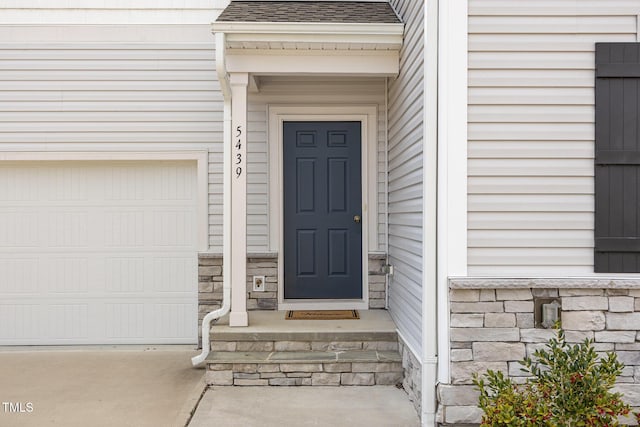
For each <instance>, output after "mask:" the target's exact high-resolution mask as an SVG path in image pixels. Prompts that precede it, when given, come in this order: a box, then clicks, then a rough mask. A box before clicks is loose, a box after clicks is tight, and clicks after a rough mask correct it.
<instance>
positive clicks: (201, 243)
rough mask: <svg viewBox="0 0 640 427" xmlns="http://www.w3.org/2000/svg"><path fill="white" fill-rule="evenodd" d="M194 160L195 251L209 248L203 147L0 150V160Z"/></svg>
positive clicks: (207, 188) (207, 180)
mask: <svg viewBox="0 0 640 427" xmlns="http://www.w3.org/2000/svg"><path fill="white" fill-rule="evenodd" d="M166 160H169V161H171V160H174V161H180V160H191V161H195V162H196V182H197V198H198V200H197V208H196V209H197V214H196V216H197V230H198V238H197V239H198V240H197V242H198V248H197V250H198V251H199V252H205V251H207V250H208V249H209V204H208V203H209V202H208V199H209V175H208V174H209V158H208V152H207V151H46V152H43V151H0V161H6V162H21V161H32V162H36V161H58V162H67V161H105V162H108V161H112V162H113V161H166Z"/></svg>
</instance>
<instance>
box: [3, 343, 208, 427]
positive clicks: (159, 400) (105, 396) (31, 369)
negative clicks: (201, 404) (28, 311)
mask: <svg viewBox="0 0 640 427" xmlns="http://www.w3.org/2000/svg"><path fill="white" fill-rule="evenodd" d="M195 354H197V352H196V351H195V350H193V349H192V348H188V347H186V346H160V347H155V348H154V347H118V348H113V347H109V348H79V347H72V348H66V349H56V350H51V349H46V348H33V349H28V351H27V350H26V349H24V348H22V349H1V348H0V426H51V425H53V426H69V427H71V426H83V427H84V426H89V425H90V426H119V427H120V426H136V427H143V426H154V427H155V426H168V427H173V426H184V425H185V423H186V422H187V421H188V419H189V416H190V412H191V410H192V409H193V408H194V407H195V405H196V404H197V402H198V399H199V398H200V396H201V395H202V392H203V391H204V388H205V385H204V381H203V374H204V369H194V368H192V367H191V360H190V358H191V357H192V356H193V355H195ZM20 411H22V412H20Z"/></svg>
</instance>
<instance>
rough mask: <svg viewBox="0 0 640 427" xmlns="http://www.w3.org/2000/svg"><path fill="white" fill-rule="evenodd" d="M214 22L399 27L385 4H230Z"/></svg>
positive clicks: (388, 6)
mask: <svg viewBox="0 0 640 427" xmlns="http://www.w3.org/2000/svg"><path fill="white" fill-rule="evenodd" d="M217 21H218V22H328V23H353V24H358V23H367V24H370V23H373V24H399V23H401V21H400V19H399V18H398V15H396V13H395V11H394V10H393V8H392V7H391V6H390V5H389V3H387V2H357V1H244V0H239V1H232V2H231V3H230V4H229V6H227V8H226V9H225V10H224V11H223V12H222V14H221V15H220V16H219V17H218V19H217Z"/></svg>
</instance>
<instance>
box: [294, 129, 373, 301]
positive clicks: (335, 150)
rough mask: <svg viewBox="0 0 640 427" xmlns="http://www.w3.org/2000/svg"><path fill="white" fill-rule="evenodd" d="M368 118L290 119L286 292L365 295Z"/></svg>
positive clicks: (313, 295) (346, 296) (312, 295)
mask: <svg viewBox="0 0 640 427" xmlns="http://www.w3.org/2000/svg"><path fill="white" fill-rule="evenodd" d="M360 129H361V124H360V122H285V123H284V127H283V131H284V138H283V144H284V150H283V151H284V282H285V283H284V289H285V292H284V294H285V295H284V296H285V298H287V299H313V298H315V299H360V298H362V224H361V222H359V221H358V222H356V221H355V220H354V218H355V217H356V216H358V217H360V216H361V215H362V212H361V206H362V190H361V160H360V152H361V130H360Z"/></svg>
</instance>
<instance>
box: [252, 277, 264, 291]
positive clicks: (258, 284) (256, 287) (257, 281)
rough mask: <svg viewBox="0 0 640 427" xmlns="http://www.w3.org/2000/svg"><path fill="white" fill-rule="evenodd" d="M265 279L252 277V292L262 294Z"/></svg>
mask: <svg viewBox="0 0 640 427" xmlns="http://www.w3.org/2000/svg"><path fill="white" fill-rule="evenodd" d="M264 287H265V277H264V276H253V292H264Z"/></svg>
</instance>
